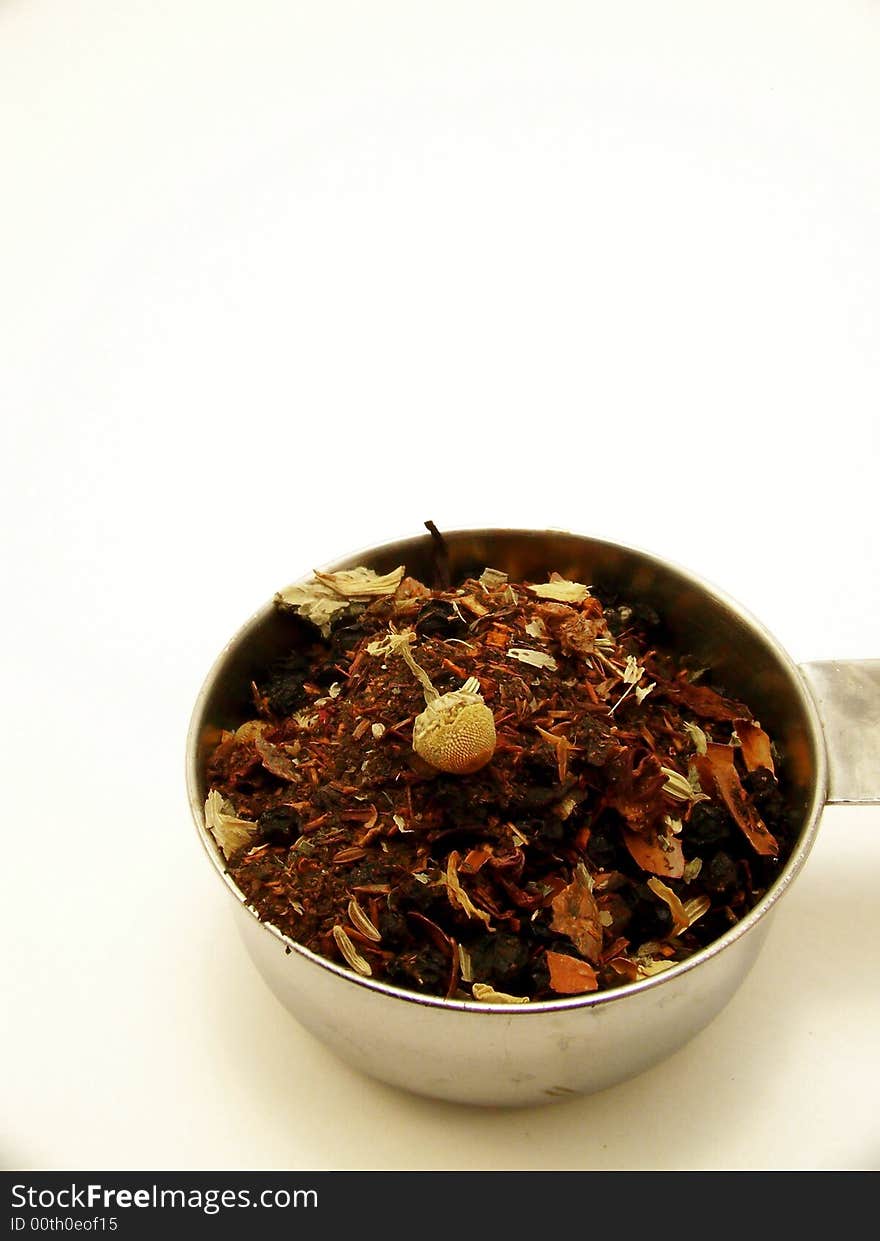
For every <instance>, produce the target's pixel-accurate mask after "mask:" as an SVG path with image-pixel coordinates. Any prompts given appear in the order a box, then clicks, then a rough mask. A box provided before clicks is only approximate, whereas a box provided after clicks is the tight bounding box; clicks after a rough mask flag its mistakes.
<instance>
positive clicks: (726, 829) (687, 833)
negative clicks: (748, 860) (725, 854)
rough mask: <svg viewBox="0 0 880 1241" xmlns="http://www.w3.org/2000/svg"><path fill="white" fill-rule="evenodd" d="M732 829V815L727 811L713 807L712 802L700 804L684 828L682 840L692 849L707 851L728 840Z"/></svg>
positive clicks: (694, 809)
mask: <svg viewBox="0 0 880 1241" xmlns="http://www.w3.org/2000/svg"><path fill="white" fill-rule="evenodd" d="M731 828H732V824H731V821H730V815H729V814H728V813H727V811H726V810H723V809H722V808H721V807H720V806H713V805H712V804H711V802H700V803H699V804H698V805H696V806H694V808H693V810H692V811H691V817H690V818H689V819H688V821H687V823H685V825H684V827H683V828H682V833H681V838H682V841H683V842H684V844H685V845H687V846H690V847H691V848H692V849H697V850H699V849H705V848H706V847H708V846H712V845H719V844H721V843H722V842H723V841H725V840H727V839H728V837H729V836H730V833H731Z"/></svg>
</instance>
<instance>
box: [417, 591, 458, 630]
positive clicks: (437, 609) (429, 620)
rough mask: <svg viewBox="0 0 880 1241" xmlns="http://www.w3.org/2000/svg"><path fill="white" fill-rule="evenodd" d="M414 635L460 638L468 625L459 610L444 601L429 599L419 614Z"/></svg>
mask: <svg viewBox="0 0 880 1241" xmlns="http://www.w3.org/2000/svg"><path fill="white" fill-rule="evenodd" d="M415 628H416V633H419V634H423V635H425V636H430V637H434V638H461V637H463V636H464V634H466V633H467V629H468V624H467V621H466V620H464V619H463V617H462V615H461V612H460V610H459V611H456V609H455V607H454V606H453V605H452V603H450V602H449V601H447V600H445V599H431V600H430V601H429V602H428V603H426V604H425V606H424V607H423V608H422V610H421V611H420V612H419V617H418V620H417V621H416V625H415Z"/></svg>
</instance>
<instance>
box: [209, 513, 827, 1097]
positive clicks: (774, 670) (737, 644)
mask: <svg viewBox="0 0 880 1241" xmlns="http://www.w3.org/2000/svg"><path fill="white" fill-rule="evenodd" d="M446 540H447V545H448V547H449V551H450V560H451V568H452V572H453V574H454V575H455V576H461V575H464V574H466V573H469V572H472V571H476V572H477V573H479V572H480V571H481V570H482V569H483V568H484V567H485V566H486V565H491V566H492V567H494V568H498V569H503V570H505V571H506V572H507V573H508V574H509V575H510V576H511V577H513V578H516V579H525V580H541V579H543V578H545V577H546V575H547V574H548V573H549V572H550V571H552V570H554V569H555V570H557V571H558V572H560V573H562V574H563V575H564V576H566V577H571V578H574V579H576V580H579V581H583V582H587V583H597V584H601V585H602V586H604V587H606V588H610V589H618V590H620V591H621V593H622V594H624V595H625V597H626V598H627V599H629V600H644V601H646V602H650V603H651V604H652V605H653V606H655V607H656V608H657V609H658V610H659V611H660V612H661V614H662V615H663V616H664V618H665V620H666V624H667V628H668V641H669V642H670V643H672V644H673V645H675V646H677V647H679V648H681V649H682V650H688V651H691V652H693V653H695V654H697V655H698V656H700V657H701V658H702V659H705V660H706V661H707V662H710V663H711V664H712V665H713V668H714V669H715V670H716V675H717V679H718V680H719V681H721V682H723V683H724V684H725V685H726V687H727V689H728V692H729V693H731V694H732V695H734V696H736V697H737V698H741V699H743V700H745V701H746V702H748V703H749V704H750V706H751V707H752V708H753V710H754V711H755V713H756V715H757V716H758V717H759V718H760V719H761V722H762V724H763V726H764V727H765V728H766V729H767V730H768V731H769V732H770V733H771V734H772V735H773V736H774V737H775V738H776V739H777V741H778V742H779V744H780V747H781V749H782V751H783V752H784V754H785V762H784V768H783V772H784V777H785V780H786V783H787V787H788V790H789V798H790V802H791V805H792V807H793V809H794V810H795V812H796V813H797V815H798V816H799V819H800V822H801V830H800V835H799V837H798V841H797V844H796V846H795V849H794V850H793V853H792V855H791V857H790V858H789V860H788V862H787V864H786V866H785V868H784V870H783V872H782V873H781V875H780V876H779V878H778V879H777V881H776V883H775V884H774V885H773V887H772V888H771V889H770V890H769V891H768V892H767V893H766V894H765V896H764V897H763V899H762V900H761V901H760V903H759V904H758V905H757V906H756V907H755V908H754V909H753V910H751V912H750V913H749V914H748V915H747V916H746V917H745V918H744V919H742V921H741V922H739V923H738V924H737V925H736V926H734V927H732V928H731V930H730V931H729V932H728V933H727V934H726V935H724V936H723V937H722V938H720V939H718V940H716V941H715V942H714V943H712V944H711V945H709V947H707V948H705V949H704V950H703V951H702V952H700V953H697V954H695V955H694V956H693V957H691V958H690V959H689V960H687V961H684V962H682V963H680V964H679V965H677V966H675V967H674V968H673V969H671V970H668V971H667V972H665V973H664V974H661V975H657V976H655V977H653V978H650V979H646V980H645V981H643V982H639V983H634V984H630V985H627V986H625V987H620V988H618V989H616V990H613V991H604V992H598V993H594V994H592V995H588V996H577V997H573V998H569V999H565V1000H555V1001H546V1002H541V1003H533V1004H529V1005H522V1006H519V1005H518V1006H516V1007H512V1006H497V1005H496V1006H493V1005H488V1004H478V1003H469V1002H460V1001H452V1000H442V999H439V998H433V997H425V996H418V995H414V994H413V993H411V992H405V991H401V990H398V989H397V988H394V987H390V986H387V985H385V984H383V983H380V982H376V981H374V980H372V979H364V978H360V977H358V976H356V975H354V974H353V973H351V972H350V971H348V970H346V969H343V968H342V967H340V966H338V965H336V964H334V963H333V962H331V961H327V960H324V959H323V958H321V957H317V956H315V955H314V954H313V953H311V952H309V951H308V950H307V949H305V948H303V947H301V946H300V945H298V944H296V943H295V942H294V941H293V940H289V939H287V938H286V937H285V936H283V935H282V934H281V933H280V932H279V931H278V930H277V929H276V928H274V927H272V926H269V925H266V924H264V923H261V922H259V920H258V919H257V917H256V915H255V914H254V913H253V912H252V911H251V910H250V909H249V908H248V907H247V905H246V903H245V900H244V897H243V895H242V893H241V892H239V890H238V889H237V888H236V886H235V884H234V883H233V881H232V879H231V878H230V877H229V875H228V874H227V873H226V870H225V866H224V862H223V858H222V856H221V855H220V854H219V852H218V850H217V848H216V846H215V844H214V842H213V840H212V838H211V837H210V835H209V833H208V832H207V831H206V829H205V826H204V817H203V806H204V800H205V796H206V794H207V789H206V785H205V776H204V765H205V758H206V755H207V753H208V752H209V751H210V748H211V746H212V744H213V742H214V740H215V738H216V737H217V735H218V731H219V729H221V728H228V727H235V726H236V725H237V724H239V723H241V722H242V721H243V720H244V719H246V718H247V717H248V715H249V714H250V694H249V685H250V681H251V678H252V676H253V675H254V673H255V672H256V671H257V670H259V669H260V668H262V667H265V663H266V661H267V659H271V658H272V657H273V656H275V655H277V654H280V653H282V652H283V651H285V650H287V649H289V648H290V646H291V644H292V643H294V642H295V641H296V634H297V629H296V625H295V623H292V622H291V620H290V619H289V618H288V617H285V616H282V615H280V614H279V613H277V612H276V611H275V609H274V608H273V607H272V605H271V604H267V605H266V606H265V607H264V608H263V609H262V610H261V611H260V612H258V613H257V614H256V615H255V616H254V617H253V618H252V619H251V620H250V621H249V622H248V623H247V624H246V625H245V626H244V627H243V628H242V629H241V630H240V631H239V633H238V634H237V635H236V636H235V637H234V638H233V639H232V640H231V642H230V643H229V644H228V645H227V647H226V648H225V649H224V651H223V652H222V654H221V655H220V657H219V658H218V660H217V661H216V663H215V665H214V667H213V668H212V670H211V672H210V674H209V675H208V678H207V680H206V682H205V685H204V687H203V689H202V692H201V694H200V695H199V698H198V701H197V702H196V705H195V709H194V712H193V718H192V724H191V728H190V734H189V741H188V748H187V783H188V789H189V797H190V803H191V806H192V812H193V816H194V819H195V822H196V825H197V828H198V831H199V834H200V837H201V840H202V844H203V845H204V847H205V850H206V851H207V854H208V857H209V858H210V860H211V862H212V864H213V866H214V868H215V870H216V872H217V874H218V875H219V876H220V877H221V878H222V880H223V882H224V883H225V885H226V887H227V890H228V891H229V892H230V893H231V894H232V896H233V897H234V898H235V901H236V906H237V914H238V922H239V927H240V929H241V932H242V934H243V937H244V940H245V943H246V945H247V947H248V950H249V952H250V954H251V956H252V958H253V960H254V962H255V964H256V965H257V967H258V969H259V970H260V972H261V974H262V975H263V977H264V978H265V980H266V982H267V983H268V985H269V986H270V987H271V988H272V990H273V991H274V993H275V994H276V995H277V997H278V998H279V999H280V1000H281V1002H282V1003H283V1004H285V1005H286V1007H287V1008H288V1009H289V1010H290V1011H291V1012H292V1013H293V1014H294V1016H296V1017H297V1018H298V1020H299V1021H300V1022H301V1023H302V1024H303V1025H304V1026H306V1027H307V1028H308V1029H310V1030H311V1031H312V1032H313V1033H314V1034H316V1035H317V1036H318V1037H319V1038H321V1039H323V1040H324V1041H325V1042H326V1043H327V1044H328V1045H329V1046H330V1047H332V1048H333V1049H334V1050H335V1051H336V1052H337V1053H338V1054H339V1055H340V1056H341V1057H342V1058H343V1059H345V1060H347V1061H348V1062H349V1063H350V1064H352V1065H354V1066H355V1067H357V1068H359V1069H361V1070H362V1071H364V1072H365V1073H368V1074H370V1075H372V1076H374V1077H377V1078H381V1079H383V1080H385V1081H388V1082H391V1083H393V1084H395V1085H398V1086H401V1087H404V1088H406V1089H409V1090H412V1091H415V1092H418V1093H423V1094H429V1095H434V1096H437V1097H440V1098H444V1099H451V1100H458V1101H462V1102H468V1103H480V1104H495V1105H519V1104H530V1103H538V1102H548V1101H550V1100H552V1099H556V1098H560V1097H564V1096H566V1095H569V1094H572V1093H587V1092H590V1091H593V1090H599V1089H602V1088H604V1087H606V1086H609V1085H612V1084H614V1083H615V1082H618V1081H621V1080H623V1079H624V1078H627V1077H630V1076H632V1075H633V1074H635V1073H638V1072H641V1071H642V1070H643V1069H645V1068H647V1067H648V1066H649V1065H650V1064H652V1063H654V1062H655V1061H657V1060H659V1059H662V1058H663V1057H665V1056H667V1055H669V1054H670V1053H671V1052H673V1051H674V1050H676V1049H677V1048H678V1047H680V1046H682V1044H684V1043H685V1042H686V1041H687V1040H688V1039H690V1038H691V1037H693V1035H695V1034H696V1033H697V1032H698V1031H699V1030H701V1029H702V1028H703V1027H704V1026H705V1025H706V1024H707V1023H708V1022H710V1021H711V1020H712V1018H713V1017H714V1016H716V1014H717V1013H718V1012H720V1010H721V1009H722V1008H723V1007H724V1005H725V1004H726V1003H727V1002H728V1001H729V1000H730V999H731V997H732V996H733V995H734V993H735V991H736V989H737V987H738V986H739V984H740V983H741V981H742V979H743V978H744V977H745V975H746V973H747V972H748V970H749V969H750V967H751V965H752V963H753V962H754V960H755V957H756V956H757V953H758V951H759V949H760V947H761V945H762V943H763V941H764V938H765V936H766V934H767V931H768V929H769V925H770V921H771V917H770V915H771V914H772V912H773V910H774V909H775V906H776V904H777V902H778V900H779V898H780V897H781V896H782V895H783V894H784V893H785V891H786V890H787V888H788V887H789V886H790V884H791V883H792V881H793V880H794V879H795V877H796V876H797V874H798V873H799V871H800V869H801V867H802V866H803V864H804V862H805V861H806V858H807V856H808V854H809V852H810V849H811V847H812V844H813V841H814V839H815V835H816V831H817V828H818V823H819V818H820V815H821V811H822V807H823V806H824V804H825V800H826V795H827V767H826V757H825V745H824V742H823V737H822V731H821V724H820V721H819V717H818V714H817V711H816V707H815V705H814V702H813V699H812V697H811V695H810V694H809V693H808V692H807V690H806V687H805V683H804V679H803V677H802V676H801V674H800V673H799V671H798V669H797V667H796V665H795V664H794V663H793V662H792V661H791V659H790V658H789V657H788V655H787V654H786V653H785V651H784V650H783V649H782V648H781V647H780V646H779V644H778V643H777V642H776V641H775V639H774V638H773V637H772V636H771V635H770V634H769V633H768V632H767V631H766V630H765V629H764V628H763V627H762V626H761V625H760V624H759V623H758V622H757V621H756V620H755V619H754V618H753V617H751V616H750V615H749V614H748V613H747V612H745V611H744V610H743V609H742V608H741V607H740V606H739V605H738V604H736V603H734V602H733V600H731V599H729V598H728V597H727V596H726V595H724V594H723V593H722V592H721V591H719V590H717V589H716V588H715V587H712V586H710V585H708V584H707V583H705V582H704V581H702V580H701V579H699V578H696V577H694V576H693V575H691V574H689V573H687V572H686V571H685V570H683V569H680V568H677V567H675V566H673V565H670V564H668V563H667V562H665V561H662V560H659V559H657V558H656V557H654V556H651V555H648V554H647V553H644V552H640V551H637V550H635V549H632V548H627V547H623V546H621V545H618V544H615V543H609V542H607V541H604V540H599V539H593V538H589V537H586V536H582V535H576V534H569V533H565V532H562V531H535V530H479V531H457V532H453V533H450V534H448V535H446ZM430 554H431V540H430V538H429V536H427V535H422V536H419V537H416V538H412V539H408V540H405V541H402V542H398V543H390V544H386V545H384V546H382V547H378V548H373V549H368V550H365V551H361V552H357V553H355V554H353V555H351V556H347V557H345V558H344V559H342V560H339V561H337V562H335V563H334V564H332V565H329V566H327V568H328V569H330V570H337V569H342V568H351V567H354V566H355V565H358V564H366V565H368V566H369V567H371V568H374V569H376V570H377V571H379V572H388V571H389V570H391V569H392V568H394V567H395V566H396V565H398V564H401V563H402V564H405V565H406V567H407V570H408V572H410V573H412V574H414V575H415V576H427V575H429V573H430V564H431V560H430ZM279 585H281V583H279Z"/></svg>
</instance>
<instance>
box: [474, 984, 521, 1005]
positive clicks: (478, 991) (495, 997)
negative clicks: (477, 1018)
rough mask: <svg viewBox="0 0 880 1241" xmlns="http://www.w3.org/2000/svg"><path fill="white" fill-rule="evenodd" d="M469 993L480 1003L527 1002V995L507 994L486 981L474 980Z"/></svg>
mask: <svg viewBox="0 0 880 1241" xmlns="http://www.w3.org/2000/svg"><path fill="white" fill-rule="evenodd" d="M471 994H472V995H473V997H474V999H475V1000H479V1001H480V1003H481V1004H528V1002H529V997H528V996H527V995H507V993H506V992H504V991H496V990H495V988H494V987H490V986H489V984H488V983H487V982H475V983H474V984H473V986H472V987H471Z"/></svg>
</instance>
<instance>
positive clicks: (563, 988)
mask: <svg viewBox="0 0 880 1241" xmlns="http://www.w3.org/2000/svg"><path fill="white" fill-rule="evenodd" d="M546 955H547V967H548V969H549V971H550V987H551V989H552V990H553V991H555V992H557V994H558V995H581V994H583V992H585V991H596V990H598V987H599V979H598V977H597V975H596V971H595V970H594V969H593V967H592V966H591V965H588V964H587V962H586V961H579V960H578V959H577V957H569V956H566V955H565V953H562V952H551V951H550V950H549V949H548V951H547V954H546Z"/></svg>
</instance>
